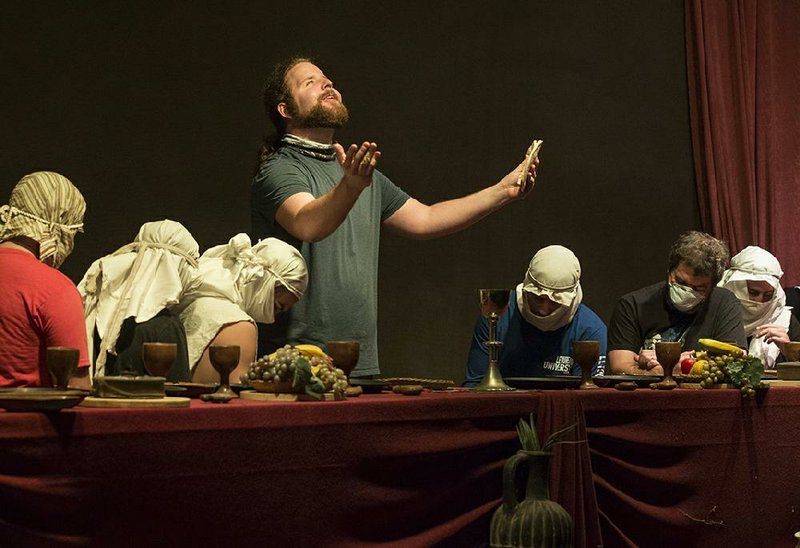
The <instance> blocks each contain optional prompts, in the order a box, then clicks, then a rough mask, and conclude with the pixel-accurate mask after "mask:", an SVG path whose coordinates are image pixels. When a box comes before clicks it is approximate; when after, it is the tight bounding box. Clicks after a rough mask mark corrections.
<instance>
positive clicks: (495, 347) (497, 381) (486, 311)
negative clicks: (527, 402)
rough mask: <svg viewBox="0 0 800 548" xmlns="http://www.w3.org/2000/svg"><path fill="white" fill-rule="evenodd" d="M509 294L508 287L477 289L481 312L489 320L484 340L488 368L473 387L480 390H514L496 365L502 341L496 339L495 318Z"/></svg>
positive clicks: (501, 312)
mask: <svg viewBox="0 0 800 548" xmlns="http://www.w3.org/2000/svg"><path fill="white" fill-rule="evenodd" d="M510 294H511V290H509V289H479V290H478V300H479V302H480V306H481V314H482V315H483V317H484V318H486V319H487V320H488V321H489V338H488V339H487V340H486V342H484V343H483V344H485V345H486V346H487V347H488V348H489V368H488V369H487V370H486V373H485V374H484V375H483V380H482V381H481V383H480V384H479V385H478V386H476V387H475V388H474V389H475V390H478V391H481V392H494V391H499V390H516V388H512V387H510V386H508V385H507V384H506V383H505V381H503V376H502V375H501V374H500V368H499V367H498V366H497V353H498V351H499V349H500V347H501V346H502V345H503V341H498V340H497V320H498V319H499V318H500V316H502V315H503V314H504V313H505V311H506V308H508V299H509V296H510Z"/></svg>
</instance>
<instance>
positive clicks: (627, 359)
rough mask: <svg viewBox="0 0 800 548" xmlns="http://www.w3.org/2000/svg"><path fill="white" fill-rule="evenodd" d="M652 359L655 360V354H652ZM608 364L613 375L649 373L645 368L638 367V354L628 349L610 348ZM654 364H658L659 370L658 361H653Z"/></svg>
mask: <svg viewBox="0 0 800 548" xmlns="http://www.w3.org/2000/svg"><path fill="white" fill-rule="evenodd" d="M653 360H655V356H653ZM608 365H609V367H610V368H611V373H613V374H614V375H621V374H628V375H643V374H647V373H650V371H648V370H647V369H642V368H641V367H639V354H637V353H636V352H631V351H630V350H610V351H609V352H608ZM655 366H658V369H659V371H661V366H660V365H658V362H656V363H655ZM655 366H654V367H655ZM653 374H657V373H653Z"/></svg>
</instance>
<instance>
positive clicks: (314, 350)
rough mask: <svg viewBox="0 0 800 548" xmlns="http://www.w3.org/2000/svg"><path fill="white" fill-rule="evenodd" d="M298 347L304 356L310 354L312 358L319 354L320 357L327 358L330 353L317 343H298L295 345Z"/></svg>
mask: <svg viewBox="0 0 800 548" xmlns="http://www.w3.org/2000/svg"><path fill="white" fill-rule="evenodd" d="M294 347H295V348H296V349H298V350H299V351H300V353H301V354H303V355H304V356H308V357H309V358H312V357H314V356H318V357H320V358H327V357H328V355H327V354H326V353H325V352H323V351H322V349H321V348H320V347H319V346H317V345H316V344H296V345H294Z"/></svg>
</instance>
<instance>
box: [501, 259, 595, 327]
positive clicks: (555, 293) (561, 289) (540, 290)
mask: <svg viewBox="0 0 800 548" xmlns="http://www.w3.org/2000/svg"><path fill="white" fill-rule="evenodd" d="M580 279H581V264H580V262H579V261H578V258H577V257H576V256H575V254H574V253H573V252H572V251H570V250H569V249H567V248H566V247H564V246H560V245H551V246H547V247H544V248H542V249H540V250H539V251H537V252H536V254H535V255H534V256H533V258H532V259H531V262H530V264H529V265H528V271H527V272H526V273H525V281H524V282H523V283H521V284H519V285H518V286H517V307H518V308H519V311H520V313H521V314H522V317H523V318H525V320H526V321H527V322H528V323H530V324H532V325H533V326H534V327H536V328H538V329H540V330H542V331H555V330H556V329H559V328H560V327H563V326H565V325H567V324H568V323H570V322H571V321H572V318H573V317H575V313H576V312H577V311H578V307H579V306H580V304H581V301H582V300H583V290H582V289H581V284H580ZM526 292H527V293H533V294H534V295H539V296H541V297H547V298H548V299H550V300H551V301H553V302H555V303H558V304H559V305H560V306H559V307H558V308H557V309H556V310H555V311H553V313H552V314H550V315H548V316H537V315H536V314H534V313H533V311H532V310H531V309H530V308H528V304H527V302H526V300H525V295H524V293H526Z"/></svg>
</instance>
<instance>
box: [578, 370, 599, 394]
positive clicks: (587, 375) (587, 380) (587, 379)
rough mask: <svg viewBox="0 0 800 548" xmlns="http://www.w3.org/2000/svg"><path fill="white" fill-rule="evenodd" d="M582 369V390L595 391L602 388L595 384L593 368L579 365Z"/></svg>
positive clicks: (580, 387)
mask: <svg viewBox="0 0 800 548" xmlns="http://www.w3.org/2000/svg"><path fill="white" fill-rule="evenodd" d="M578 365H580V367H581V385H580V386H579V389H580V390H594V389H595V388H600V387H599V386H597V385H596V384H595V383H594V380H593V379H592V366H591V365H589V366H584V365H583V364H578Z"/></svg>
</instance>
